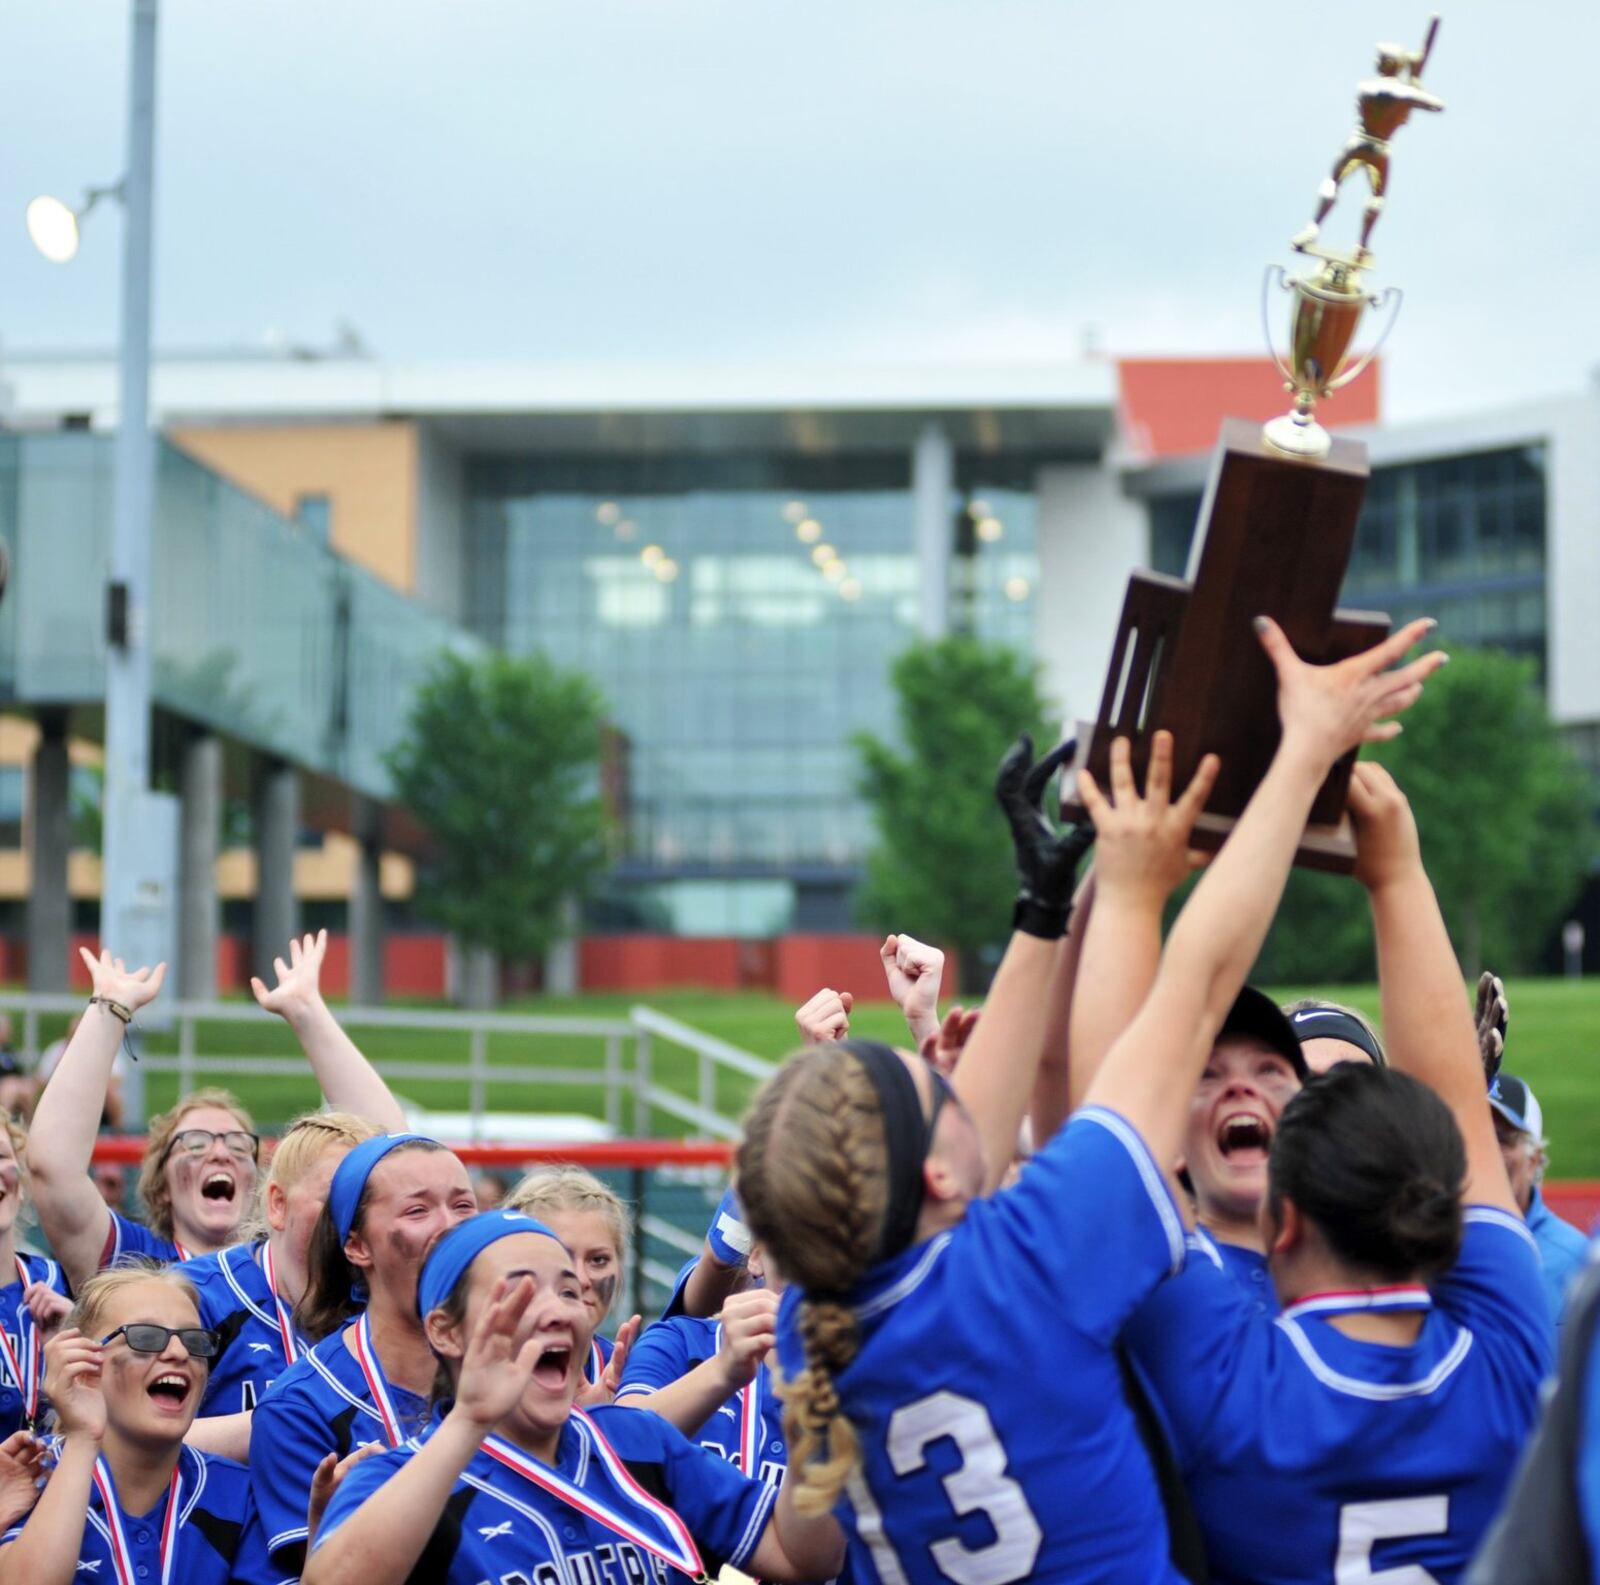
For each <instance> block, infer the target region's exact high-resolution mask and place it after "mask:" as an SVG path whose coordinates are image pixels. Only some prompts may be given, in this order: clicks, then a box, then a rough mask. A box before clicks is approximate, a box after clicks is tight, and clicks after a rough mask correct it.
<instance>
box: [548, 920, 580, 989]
mask: <svg viewBox="0 0 1600 1585" xmlns="http://www.w3.org/2000/svg"><path fill="white" fill-rule="evenodd" d="M582 943H583V910H582V909H580V908H579V907H578V905H577V903H576V902H574V901H573V899H572V898H570V897H568V898H565V899H564V900H563V901H562V904H561V937H560V939H559V940H557V941H552V942H551V943H550V950H549V951H548V952H546V953H545V955H544V988H545V990H547V991H548V992H549V993H550V994H551V995H552V996H576V995H577V994H578V991H579V989H580V986H579V983H578V982H579V980H580V979H581V978H582V970H581V968H580V964H581V961H582V956H581V954H582Z"/></svg>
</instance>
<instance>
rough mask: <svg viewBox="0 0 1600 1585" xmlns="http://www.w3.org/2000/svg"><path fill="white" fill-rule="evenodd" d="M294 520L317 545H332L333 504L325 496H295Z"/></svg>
mask: <svg viewBox="0 0 1600 1585" xmlns="http://www.w3.org/2000/svg"><path fill="white" fill-rule="evenodd" d="M294 520H295V522H297V523H298V524H299V525H300V526H301V528H302V529H304V530H305V532H306V533H307V534H309V535H310V536H311V538H312V539H314V540H315V541H316V542H317V543H318V544H319V545H331V544H332V543H333V502H332V500H331V499H330V497H328V496H327V495H320V494H319V495H297V496H296V497H295V500H294Z"/></svg>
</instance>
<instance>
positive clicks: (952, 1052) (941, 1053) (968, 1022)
mask: <svg viewBox="0 0 1600 1585" xmlns="http://www.w3.org/2000/svg"><path fill="white" fill-rule="evenodd" d="M982 1012H983V1009H982V1008H981V1007H973V1008H970V1009H968V1008H965V1007H963V1006H962V1005H961V1004H960V1003H959V1002H957V1003H956V1005H955V1006H954V1007H952V1008H951V1009H950V1011H949V1012H947V1013H946V1014H945V1015H944V1022H943V1023H942V1024H940V1025H939V1026H938V1028H937V1029H935V1030H934V1031H933V1033H932V1034H930V1035H927V1036H925V1037H924V1038H923V1041H922V1044H921V1046H920V1047H918V1050H919V1051H920V1052H921V1054H922V1060H923V1061H924V1062H926V1063H927V1064H928V1065H929V1066H930V1067H934V1068H937V1069H938V1070H939V1072H940V1073H942V1074H944V1076H945V1077H946V1078H949V1077H950V1075H951V1074H952V1073H954V1072H955V1071H956V1063H958V1062H959V1061H960V1060H961V1053H962V1052H963V1051H965V1050H966V1046H967V1042H968V1041H969V1040H970V1039H971V1038H972V1031H973V1030H974V1029H976V1028H977V1027H978V1018H979V1015H980V1014H981V1013H982Z"/></svg>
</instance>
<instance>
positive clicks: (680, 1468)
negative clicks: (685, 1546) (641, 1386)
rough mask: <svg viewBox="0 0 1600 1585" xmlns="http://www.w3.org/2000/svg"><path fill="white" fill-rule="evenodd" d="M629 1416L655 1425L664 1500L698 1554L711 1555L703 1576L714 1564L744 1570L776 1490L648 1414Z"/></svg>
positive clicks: (639, 1411) (713, 1569)
mask: <svg viewBox="0 0 1600 1585" xmlns="http://www.w3.org/2000/svg"><path fill="white" fill-rule="evenodd" d="M627 1413H629V1414H632V1415H638V1416H639V1417H640V1418H644V1417H646V1416H648V1417H649V1418H650V1419H651V1420H653V1421H654V1422H655V1427H654V1429H655V1431H656V1434H657V1435H658V1436H659V1437H660V1439H661V1444H662V1453H663V1454H664V1459H663V1465H664V1473H665V1476H666V1481H667V1488H668V1498H669V1500H670V1501H671V1503H672V1506H673V1507H674V1508H675V1509H676V1510H677V1512H678V1516H679V1517H680V1518H681V1519H682V1520H683V1522H684V1523H685V1524H686V1525H688V1527H689V1533H690V1535H692V1536H693V1537H694V1539H695V1544H696V1545H697V1546H698V1547H699V1548H700V1550H701V1552H702V1553H710V1554H711V1556H710V1557H707V1558H706V1559H705V1562H706V1568H707V1572H708V1573H710V1574H711V1575H712V1576H713V1577H715V1575H716V1573H717V1569H716V1567H715V1564H716V1562H718V1561H720V1562H723V1563H730V1564H732V1565H733V1567H734V1568H736V1569H745V1568H746V1565H747V1564H748V1563H749V1561H750V1558H751V1556H752V1554H753V1553H754V1552H755V1549H756V1547H757V1545H758V1544H759V1543H760V1541H761V1537H762V1534H763V1533H764V1532H765V1530H766V1528H767V1522H768V1520H770V1519H771V1517H772V1505H773V1503H774V1502H776V1501H777V1497H778V1488H777V1487H776V1486H769V1485H768V1484H767V1483H766V1482H765V1481H760V1480H751V1479H749V1478H748V1477H747V1476H745V1475H741V1474H740V1473H739V1471H738V1470H737V1469H736V1468H735V1467H734V1466H733V1465H732V1464H730V1463H729V1462H728V1461H727V1460H726V1459H725V1458H722V1457H721V1456H720V1455H719V1454H716V1453H713V1452H711V1451H710V1450H709V1449H707V1448H703V1447H697V1446H696V1445H695V1444H694V1443H693V1442H691V1441H690V1440H689V1439H688V1438H687V1437H686V1436H684V1435H683V1434H682V1433H681V1432H680V1431H678V1430H676V1429H675V1428H674V1427H672V1426H670V1425H668V1424H667V1422H666V1421H665V1420H663V1419H662V1418H661V1417H660V1415H657V1414H652V1413H651V1412H650V1411H649V1410H648V1409H629V1410H628V1411H627ZM624 1456H626V1455H624Z"/></svg>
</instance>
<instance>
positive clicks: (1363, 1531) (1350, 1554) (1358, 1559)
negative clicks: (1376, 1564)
mask: <svg viewBox="0 0 1600 1585" xmlns="http://www.w3.org/2000/svg"><path fill="white" fill-rule="evenodd" d="M1449 1528H1450V1499H1449V1498H1448V1497H1397V1498H1394V1499H1392V1500H1391V1501H1389V1502H1351V1503H1346V1504H1345V1505H1344V1507H1342V1508H1341V1509H1340V1510H1339V1556H1338V1557H1337V1558H1336V1559H1335V1561H1334V1565H1333V1581H1334V1585H1436V1582H1435V1580H1434V1577H1433V1575H1431V1574H1430V1573H1429V1572H1428V1571H1427V1570H1426V1569H1425V1568H1423V1566H1422V1565H1421V1564H1420V1563H1405V1564H1402V1565H1401V1566H1400V1567H1399V1568H1381V1569H1377V1570H1374V1569H1373V1567H1372V1548H1373V1545H1374V1543H1376V1542H1378V1541H1404V1540H1410V1539H1411V1538H1413V1537H1416V1536H1424V1535H1443V1534H1444V1533H1445V1531H1446V1530H1448V1529H1449Z"/></svg>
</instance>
